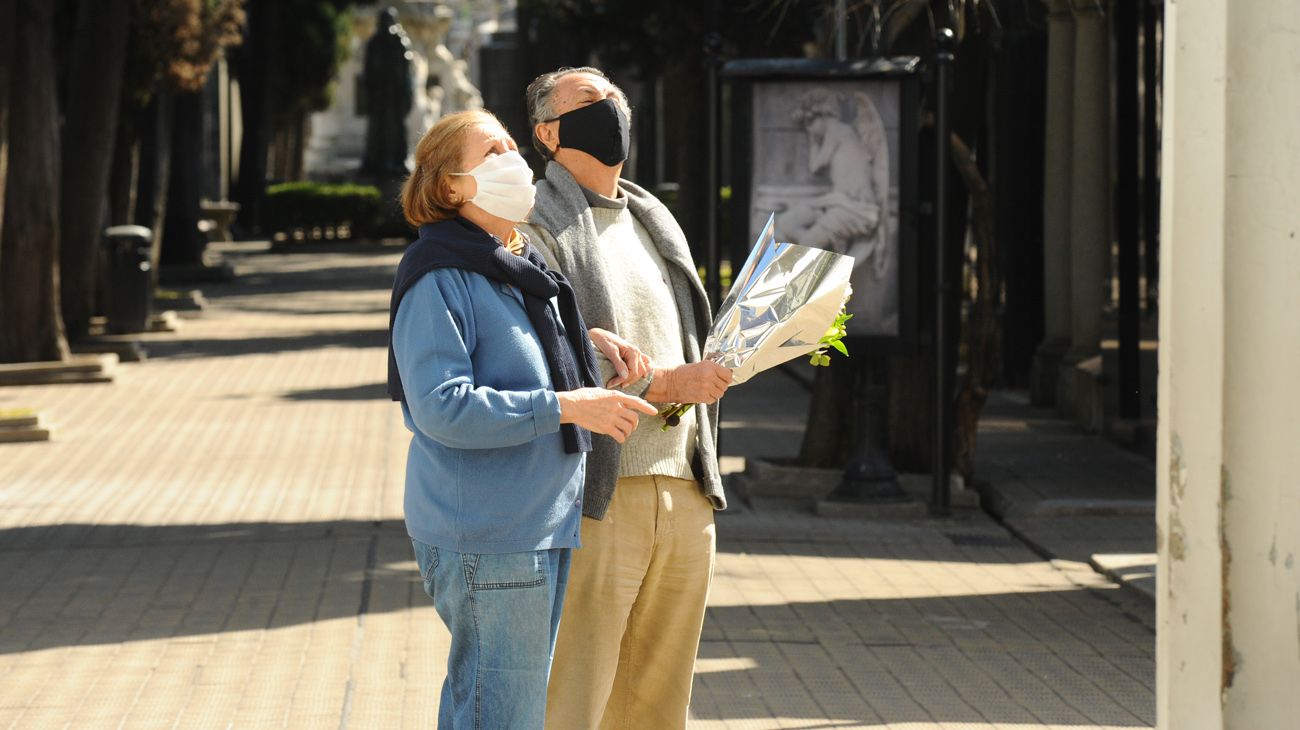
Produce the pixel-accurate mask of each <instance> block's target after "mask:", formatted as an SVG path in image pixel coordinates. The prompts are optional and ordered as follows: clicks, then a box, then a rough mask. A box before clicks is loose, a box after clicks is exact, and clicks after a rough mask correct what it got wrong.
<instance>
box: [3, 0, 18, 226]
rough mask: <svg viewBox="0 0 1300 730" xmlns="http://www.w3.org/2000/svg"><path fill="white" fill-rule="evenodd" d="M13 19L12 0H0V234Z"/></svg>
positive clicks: (5, 170)
mask: <svg viewBox="0 0 1300 730" xmlns="http://www.w3.org/2000/svg"><path fill="white" fill-rule="evenodd" d="M14 21H15V14H14V0H0V235H2V234H3V231H4V222H5V178H6V177H8V174H7V173H8V171H9V88H10V87H9V69H10V68H11V67H12V66H13V48H14ZM3 245H4V244H3V238H0V246H3Z"/></svg>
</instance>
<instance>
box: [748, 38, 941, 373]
mask: <svg viewBox="0 0 1300 730" xmlns="http://www.w3.org/2000/svg"><path fill="white" fill-rule="evenodd" d="M917 67H918V63H917V62H916V59H910V58H909V59H888V60H885V59H878V60H872V61H854V62H830V61H807V60H792V59H773V60H766V59H760V60H754V59H748V60H744V61H733V62H731V63H728V64H726V66H724V67H723V79H724V82H725V83H728V84H729V86H730V96H731V104H730V124H729V125H728V130H729V132H730V137H731V148H730V156H731V160H732V164H731V183H732V198H731V200H732V203H731V230H730V231H729V232H728V233H727V238H728V239H730V240H731V241H733V242H734V241H738V240H739V241H745V242H746V243H745V244H744V245H745V246H748V245H750V244H752V242H753V241H754V239H755V238H756V237H757V236H758V234H759V232H760V230H761V229H762V227H763V225H764V224H765V223H766V222H767V219H768V216H769V215H771V214H773V213H775V214H776V234H777V240H779V241H788V242H790V243H797V244H801V245H804V246H812V247H815V248H824V249H828V250H831V251H835V252H836V253H842V254H847V255H849V256H852V257H853V258H854V262H855V263H854V269H853V277H852V283H853V297H852V299H851V300H850V301H849V305H848V310H849V312H850V313H852V314H853V315H854V316H853V319H852V320H851V321H850V322H849V326H848V334H849V338H850V339H852V340H857V341H858V342H859V343H869V344H871V345H872V346H876V347H881V346H883V347H884V348H885V349H886V350H888V351H900V350H904V349H909V348H910V347H912V346H913V345H914V343H915V340H916V337H917V322H916V293H917V270H916V268H917V267H916V258H917V257H916V246H917V235H916V206H917V189H916V179H917V174H916V145H917V129H918V127H917V113H918V105H919V89H918V75H917ZM741 253H742V252H740V251H733V260H734V259H735V258H736V257H737V254H741ZM742 260H743V259H742Z"/></svg>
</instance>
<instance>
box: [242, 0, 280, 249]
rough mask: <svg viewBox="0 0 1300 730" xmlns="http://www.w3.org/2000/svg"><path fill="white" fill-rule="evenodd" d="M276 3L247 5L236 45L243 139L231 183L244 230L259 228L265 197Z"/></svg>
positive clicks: (271, 115) (270, 125)
mask: <svg viewBox="0 0 1300 730" xmlns="http://www.w3.org/2000/svg"><path fill="white" fill-rule="evenodd" d="M277 11H278V7H277V6H276V5H275V4H273V3H265V2H257V3H252V4H250V5H249V7H248V35H247V40H245V42H244V45H243V46H240V48H239V55H238V58H239V62H238V63H237V64H236V66H235V68H236V71H237V73H238V74H239V98H240V104H241V110H242V117H243V118H242V121H243V130H244V131H243V141H242V142H241V144H240V148H239V179H238V180H237V181H236V183H235V200H236V201H237V202H238V203H239V206H240V208H239V223H240V225H241V226H242V227H243V229H244V230H245V231H248V232H252V231H256V230H259V229H260V227H261V222H262V202H263V201H264V200H265V199H266V171H267V167H266V163H267V148H268V147H269V145H270V144H271V142H272V139H271V138H272V124H271V120H272V118H273V114H272V112H273V109H272V105H273V101H274V100H273V98H272V96H271V84H270V83H269V80H268V78H267V74H266V68H267V64H268V63H269V61H270V56H271V45H270V44H271V39H272V38H273V37H274V34H275V29H274V28H273V27H271V26H272V25H273V24H274V23H275V20H276V19H275V16H276V15H277Z"/></svg>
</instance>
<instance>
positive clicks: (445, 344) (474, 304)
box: [393, 269, 586, 553]
mask: <svg viewBox="0 0 1300 730" xmlns="http://www.w3.org/2000/svg"><path fill="white" fill-rule="evenodd" d="M393 353H394V355H395V358H396V361H397V368H398V371H399V372H400V374H401V381H402V388H403V391H404V393H405V396H406V400H405V402H404V403H402V415H403V417H404V419H405V421H406V427H407V428H408V429H409V430H410V431H411V433H412V434H413V435H412V437H411V445H410V450H409V451H408V454H407V461H406V496H405V512H406V529H407V532H408V533H409V534H410V535H411V537H414V538H415V539H417V540H419V541H421V542H424V543H428V544H430V545H434V546H436V547H442V548H446V549H449V550H454V551H456V552H462V553H508V552H522V551H526V550H542V549H546V548H561V547H578V545H579V540H578V530H579V523H580V521H581V517H582V483H583V478H584V471H585V470H584V467H585V464H586V461H585V454H581V453H578V454H566V453H564V446H563V442H562V440H561V436H560V402H559V399H558V398H557V397H556V395H555V392H554V390H553V387H552V383H551V377H550V373H549V370H548V369H547V365H546V358H545V355H544V354H543V352H542V349H541V345H540V343H539V342H538V340H537V336H536V334H535V333H534V331H533V328H532V325H531V324H530V323H529V321H528V315H527V313H526V312H525V311H524V302H523V296H522V295H521V294H520V292H519V290H518V289H516V288H514V287H511V286H509V285H506V284H501V283H498V282H495V281H492V280H490V279H488V278H486V277H484V276H482V275H481V274H475V273H471V272H467V271H464V270H461V269H435V270H433V271H431V272H429V273H427V274H425V275H424V276H422V277H420V279H419V280H418V281H417V282H416V283H415V284H414V285H413V286H412V287H411V288H410V289H409V290H408V291H407V293H406V295H405V296H404V297H403V298H402V301H401V304H400V305H399V306H398V310H397V316H396V318H395V321H394V323H393Z"/></svg>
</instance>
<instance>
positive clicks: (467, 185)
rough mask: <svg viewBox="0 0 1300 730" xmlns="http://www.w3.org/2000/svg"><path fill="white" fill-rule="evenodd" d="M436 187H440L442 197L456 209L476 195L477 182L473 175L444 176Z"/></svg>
mask: <svg viewBox="0 0 1300 730" xmlns="http://www.w3.org/2000/svg"><path fill="white" fill-rule="evenodd" d="M438 185H439V186H441V187H442V192H443V195H444V197H446V199H447V200H448V201H450V202H451V204H452V205H454V206H457V207H459V206H461V205H464V204H465V203H466V202H467V201H469V200H470V199H472V198H473V197H474V196H475V195H477V194H478V181H477V180H475V179H474V176H473V175H444V176H443V178H442V181H441V182H439V183H438Z"/></svg>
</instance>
